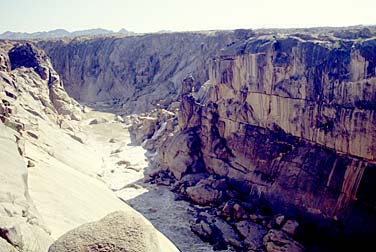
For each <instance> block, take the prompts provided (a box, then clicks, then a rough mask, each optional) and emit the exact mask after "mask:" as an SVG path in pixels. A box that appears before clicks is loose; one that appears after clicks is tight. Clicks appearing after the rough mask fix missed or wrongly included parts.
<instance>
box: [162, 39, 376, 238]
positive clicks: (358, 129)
mask: <svg viewBox="0 0 376 252" xmlns="http://www.w3.org/2000/svg"><path fill="white" fill-rule="evenodd" d="M375 55H376V40H375V39H374V38H369V39H358V40H356V41H354V40H341V39H338V38H334V37H326V38H323V37H318V36H311V37H304V38H303V36H299V35H275V36H260V37H257V38H251V39H249V40H247V41H245V42H239V43H235V44H233V45H232V46H230V47H228V48H227V50H225V51H224V52H223V55H222V56H220V57H217V58H215V59H214V60H213V61H212V63H211V67H210V69H209V76H210V78H209V80H208V81H207V82H206V83H205V84H204V85H203V86H202V87H201V89H200V90H199V91H198V92H195V93H189V92H183V93H182V101H181V115H180V118H179V123H180V126H181V129H182V133H181V135H186V134H187V133H189V134H196V135H198V139H199V140H198V143H200V145H199V146H198V148H199V150H200V151H199V154H198V155H202V157H203V160H204V165H205V169H206V171H208V172H209V173H213V174H216V175H220V176H222V177H226V178H227V179H228V181H229V183H230V184H231V186H232V187H234V188H236V189H237V190H238V191H239V192H241V193H242V194H245V195H251V196H252V197H256V198H262V199H266V200H267V201H268V202H269V203H270V204H271V206H272V208H273V209H274V210H277V211H288V212H289V213H295V214H297V213H309V214H311V215H313V216H316V217H320V218H324V219H335V220H336V221H339V220H340V221H343V222H344V226H345V227H346V228H345V229H346V231H345V232H350V233H351V232H353V233H355V234H359V232H360V233H362V231H361V230H362V229H364V230H373V231H372V232H375V230H374V223H375V222H374V221H375V218H374V217H375V216H376V215H375V213H374V210H372V209H373V208H374V206H375V204H376V202H375V200H374V198H373V196H371V195H373V194H374V192H375V191H376V188H375V186H374V173H375V168H376V165H375V161H376V156H375V155H376V145H375V138H376V135H375V132H376V117H375V110H376V107H375V104H376V96H375V93H376V92H375V88H376V68H375V67H376V65H375ZM191 84H192V81H189V80H188V79H187V80H186V81H184V83H183V86H186V85H188V87H186V90H191V86H190V85H191ZM176 137H177V138H178V137H180V138H181V137H182V136H176ZM177 152H178V150H177ZM166 166H168V164H166ZM283 209H284V210H283ZM369 211H371V212H372V213H370V212H369ZM355 219H357V223H354V222H353V220H355ZM354 226H357V228H355V227H354Z"/></svg>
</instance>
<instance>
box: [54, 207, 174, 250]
mask: <svg viewBox="0 0 376 252" xmlns="http://www.w3.org/2000/svg"><path fill="white" fill-rule="evenodd" d="M159 235H160V234H159ZM48 251H49V252H86V251H92V252H103V251H119V252H122V251H124V252H126V251H129V252H159V251H160V252H178V251H177V250H176V248H174V247H172V246H171V247H168V246H166V244H163V243H162V242H161V240H159V239H158V234H157V233H156V230H155V228H154V227H153V226H152V225H151V224H150V223H147V222H146V221H145V219H144V218H142V217H141V215H139V214H138V213H135V212H114V213H112V214H109V215H107V216H106V217H104V218H103V219H101V220H99V221H98V222H93V223H88V224H84V225H82V226H80V227H78V228H76V229H73V230H71V231H69V232H68V233H66V234H64V235H63V236H62V237H60V238H59V239H58V240H57V241H56V242H54V243H53V244H52V245H51V247H50V248H49V250H48Z"/></svg>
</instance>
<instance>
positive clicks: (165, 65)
mask: <svg viewBox="0 0 376 252" xmlns="http://www.w3.org/2000/svg"><path fill="white" fill-rule="evenodd" d="M252 34H253V33H252V31H250V30H245V31H244V32H243V33H240V32H232V31H229V32H202V33H169V34H148V35H140V36H133V37H123V38H116V37H114V38H98V39H90V40H87V39H74V40H71V41H69V40H66V41H63V40H58V41H41V42H40V43H38V45H39V46H41V47H42V48H43V49H44V50H45V51H46V52H47V54H48V55H49V56H50V58H51V60H52V63H53V66H54V68H55V69H56V71H57V72H58V73H59V74H60V76H61V77H62V80H63V81H64V83H65V88H66V90H67V92H68V93H69V94H70V95H71V96H72V97H73V98H75V99H76V100H78V101H80V102H85V103H88V102H98V101H105V102H108V103H110V104H111V107H112V108H114V107H116V106H118V107H120V108H121V109H120V110H119V111H120V112H122V113H125V112H126V113H140V112H148V111H150V110H152V109H154V108H155V107H156V106H157V104H159V106H163V108H167V107H168V106H169V105H170V104H171V102H172V101H175V100H177V99H178V98H179V92H180V84H181V81H182V79H183V78H184V77H185V76H186V75H187V74H189V73H193V74H194V75H195V77H196V82H195V83H194V87H195V88H196V89H198V88H199V87H200V86H201V84H202V83H203V82H204V81H205V80H206V79H207V78H208V75H207V74H208V71H207V69H208V68H207V66H208V61H209V59H210V58H211V57H212V56H213V55H215V54H217V53H218V52H219V51H220V49H221V48H222V47H225V46H226V45H227V44H229V43H231V42H233V41H234V40H236V38H240V39H242V38H244V37H247V36H248V37H249V36H252Z"/></svg>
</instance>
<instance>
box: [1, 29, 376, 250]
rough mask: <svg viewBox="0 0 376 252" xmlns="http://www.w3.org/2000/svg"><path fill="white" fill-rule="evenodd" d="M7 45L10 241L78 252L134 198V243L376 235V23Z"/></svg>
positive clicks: (219, 246) (330, 246)
mask: <svg viewBox="0 0 376 252" xmlns="http://www.w3.org/2000/svg"><path fill="white" fill-rule="evenodd" d="M0 48H1V50H0V95H1V96H0V97H1V102H0V119H1V121H2V124H0V126H1V131H0V134H1V138H0V140H1V146H0V148H1V149H0V160H1V170H2V173H1V174H0V175H1V177H0V179H1V181H2V185H1V186H0V190H1V194H0V196H1V197H0V206H1V208H0V237H1V239H0V248H2V250H4V251H35V252H36V251H47V250H48V249H49V250H48V251H70V250H69V249H73V250H74V249H75V248H73V247H67V246H68V245H67V244H69V243H70V242H72V241H75V240H74V239H77V236H80V235H82V237H83V236H84V234H85V232H88V231H87V230H89V232H93V233H96V232H98V234H97V233H96V235H98V236H97V237H103V236H106V235H107V236H108V235H109V234H108V233H107V234H106V235H103V234H102V233H101V231H98V230H103V233H106V232H109V231H106V228H105V227H104V228H103V226H102V228H97V226H100V225H106V224H103V223H106V221H107V222H111V221H113V220H112V219H111V218H114V217H113V216H118V217H116V218H127V217H124V216H123V215H124V214H122V213H120V212H116V213H112V212H115V211H119V210H121V211H124V212H125V213H126V215H127V216H128V218H135V219H137V221H135V222H134V223H137V224H134V225H137V226H141V227H142V228H141V229H138V230H135V231H133V232H134V233H137V234H138V233H140V234H142V235H140V236H137V235H134V237H135V238H134V239H133V238H132V237H133V236H132V235H130V240H129V242H130V243H131V244H135V245H134V248H138V250H135V251H179V250H180V251H182V252H190V251H212V250H217V251H218V250H221V251H267V252H271V251H339V250H340V251H353V250H356V249H360V248H363V247H365V246H367V245H369V244H371V245H372V244H373V241H372V238H373V237H374V235H375V234H376V230H375V227H376V212H375V209H376V200H375V199H376V198H375V196H374V195H375V193H376V187H375V180H376V173H375V171H376V170H375V169H376V163H375V162H376V115H375V110H376V28H375V27H355V28H354V27H353V28H312V29H284V30H282V29H280V30H273V29H269V30H247V29H239V30H234V31H205V32H186V33H166V34H146V35H135V36H124V37H122V36H105V37H94V38H89V37H82V38H71V39H70V38H61V39H50V40H33V41H22V40H19V41H7V40H3V41H0ZM128 205H130V206H131V207H129V206H128ZM132 208H133V209H132ZM134 209H135V210H136V211H137V212H136V211H135V210H134ZM111 213H112V214H111ZM140 213H141V214H140ZM106 215H107V217H105V216H106ZM129 216H131V217H129ZM134 216H136V217H134ZM99 219H101V220H100V221H98V220H99ZM94 221H98V222H95V223H94ZM140 223H141V224H140ZM107 225H109V224H107ZM123 226H127V225H123ZM144 226H145V228H143V227H144ZM96 228H97V229H96ZM127 228H129V229H130V230H131V229H132V227H127ZM70 230H71V231H70ZM93 230H94V231H93ZM116 230H117V231H116V232H119V233H122V232H126V231H123V230H122V229H121V228H119V229H118V228H116ZM158 230H159V231H158ZM68 231H69V232H68ZM143 232H144V233H143ZM194 234H196V235H197V236H196V235H194ZM109 236H111V235H109ZM59 237H60V238H59ZM111 237H112V236H111ZM140 237H144V238H145V237H147V238H145V239H144V238H140ZM166 237H167V238H166ZM199 237H200V238H201V239H200V238H199ZM97 239H100V238H97ZM111 239H112V238H111ZM140 239H141V241H143V242H144V243H142V244H141V243H139V242H140ZM80 242H83V244H86V243H85V242H87V241H81V240H80ZM90 242H91V243H90ZM90 242H89V243H90V244H89V245H87V246H89V247H88V248H87V249H100V246H104V247H105V248H106V249H114V247H115V248H118V250H114V251H123V250H121V249H123V248H122V247H121V246H124V245H121V244H122V243H121V242H120V243H119V241H118V240H116V238H113V239H112V240H111V241H106V240H105V239H104V240H103V241H102V240H101V241H98V242H97V243H100V245H98V244H97V243H95V242H94V243H93V241H90ZM132 242H133V243H132ZM52 243H53V245H51V244H52ZM130 243H127V244H128V245H126V246H132V245H129V244H130ZM93 244H95V246H97V247H95V246H94V245H93ZM1 246H3V247H4V249H3V247H1ZM64 246H65V247H64ZM85 246H86V245H85ZM93 246H94V247H95V248H94V247H93ZM98 246H99V247H98ZM106 246H107V247H106ZM111 246H112V247H111ZM116 246H119V247H116ZM64 249H65V250H64ZM90 251H91V250H90ZM93 251H101V250H93ZM105 251H107V250H105ZM108 251H112V250H108ZM124 251H126V250H124Z"/></svg>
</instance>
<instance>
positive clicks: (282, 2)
mask: <svg viewBox="0 0 376 252" xmlns="http://www.w3.org/2000/svg"><path fill="white" fill-rule="evenodd" d="M358 24H365V25H367V24H376V0H310V1H306V0H0V33H2V32H5V31H7V30H11V31H25V32H34V31H46V30H52V29H57V28H64V29H67V30H69V31H74V30H80V29H90V28H98V27H101V28H105V29H111V30H115V31H117V30H119V29H120V28H125V29H127V30H131V31H135V32H154V31H159V30H174V31H185V30H208V29H233V28H262V27H265V28H267V27H311V26H348V25H358Z"/></svg>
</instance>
